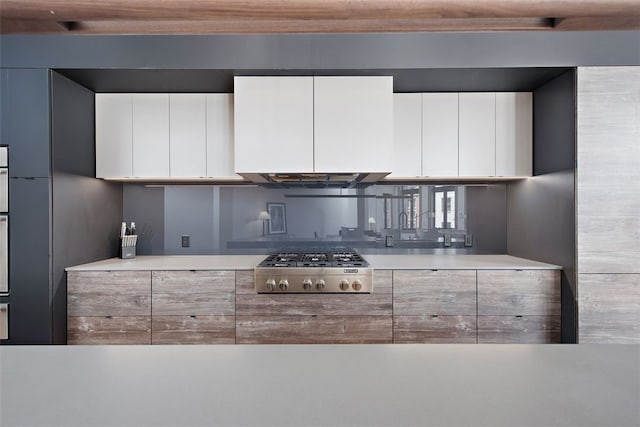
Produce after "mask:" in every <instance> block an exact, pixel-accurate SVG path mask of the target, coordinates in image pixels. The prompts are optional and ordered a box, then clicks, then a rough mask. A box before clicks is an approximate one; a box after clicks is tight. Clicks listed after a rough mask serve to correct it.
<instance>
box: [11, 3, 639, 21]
mask: <svg viewBox="0 0 640 427" xmlns="http://www.w3.org/2000/svg"><path fill="white" fill-rule="evenodd" d="M639 14H640V6H639V2H638V0H456V1H451V0H208V1H207V0H165V1H158V0H135V1H134V0H101V1H92V0H2V1H1V2H0V16H2V17H3V18H5V19H7V18H19V19H39V20H51V19H55V20H56V21H97V20H121V19H124V20H138V19H144V20H165V21H166V20H174V21H180V20H190V19H203V20H208V19H231V20H237V19H292V20H298V19H301V20H304V19H308V20H315V19H319V20H331V19H380V20H381V19H441V18H458V19H459V18H521V17H543V18H544V17H548V18H558V17H577V16H586V17H600V16H625V15H627V16H628V15H639Z"/></svg>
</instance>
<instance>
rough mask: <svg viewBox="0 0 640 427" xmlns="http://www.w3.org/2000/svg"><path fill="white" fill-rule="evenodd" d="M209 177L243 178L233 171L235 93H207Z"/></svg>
mask: <svg viewBox="0 0 640 427" xmlns="http://www.w3.org/2000/svg"><path fill="white" fill-rule="evenodd" d="M207 177H209V178H225V179H241V178H242V177H240V176H239V175H236V174H234V173H233V94H231V93H213V94H208V95H207Z"/></svg>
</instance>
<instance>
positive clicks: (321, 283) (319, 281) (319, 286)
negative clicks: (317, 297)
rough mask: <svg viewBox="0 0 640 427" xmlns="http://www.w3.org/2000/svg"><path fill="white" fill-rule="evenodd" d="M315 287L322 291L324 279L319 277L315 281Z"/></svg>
mask: <svg viewBox="0 0 640 427" xmlns="http://www.w3.org/2000/svg"><path fill="white" fill-rule="evenodd" d="M316 288H317V289H318V290H319V291H324V280H322V279H320V280H318V281H317V282H316Z"/></svg>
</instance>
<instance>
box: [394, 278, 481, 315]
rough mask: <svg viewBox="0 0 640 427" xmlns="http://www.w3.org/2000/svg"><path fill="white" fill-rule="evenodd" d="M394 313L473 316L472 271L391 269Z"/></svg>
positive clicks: (474, 302) (474, 283)
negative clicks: (392, 270)
mask: <svg viewBox="0 0 640 427" xmlns="http://www.w3.org/2000/svg"><path fill="white" fill-rule="evenodd" d="M393 314H394V315H403V316H422V315H424V314H430V315H431V314H437V315H456V316H458V315H468V316H475V315H476V271H475V270H394V272H393Z"/></svg>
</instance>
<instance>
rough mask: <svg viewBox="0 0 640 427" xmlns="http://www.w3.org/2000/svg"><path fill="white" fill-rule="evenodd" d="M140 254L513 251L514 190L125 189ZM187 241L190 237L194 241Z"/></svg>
mask: <svg viewBox="0 0 640 427" xmlns="http://www.w3.org/2000/svg"><path fill="white" fill-rule="evenodd" d="M123 193H124V202H123V211H124V215H123V216H124V217H123V219H122V220H123V221H135V223H136V225H137V227H138V236H139V242H138V248H137V252H138V254H140V255H151V254H153V255H174V254H203V255H204V254H220V253H256V252H258V253H261V252H265V253H266V252H269V251H273V250H275V249H277V248H283V247H293V246H310V245H311V246H325V245H329V246H336V245H348V246H351V247H353V248H355V249H358V250H359V251H360V252H362V253H377V252H397V253H406V252H425V253H428V252H445V253H447V252H457V253H460V252H462V253H504V252H506V197H507V192H506V185H505V184H492V185H468V186H452V185H446V186H445V185H441V186H434V185H411V186H407V185H403V186H400V185H373V186H369V187H367V188H362V189H308V188H288V189H281V188H279V189H273V188H264V187H258V186H235V187H234V186H194V187H189V186H148V187H147V186H144V185H140V184H124V192H123ZM184 236H187V238H186V239H185V238H184Z"/></svg>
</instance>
